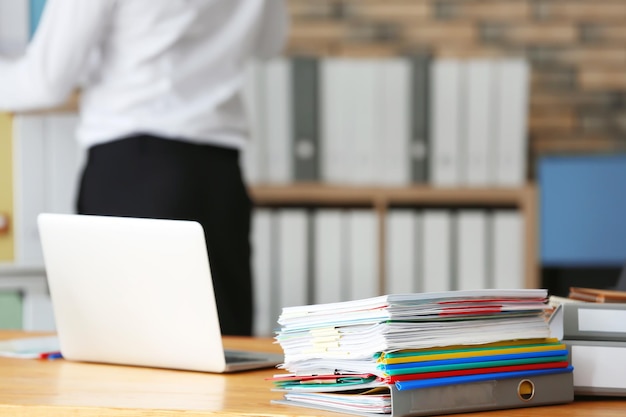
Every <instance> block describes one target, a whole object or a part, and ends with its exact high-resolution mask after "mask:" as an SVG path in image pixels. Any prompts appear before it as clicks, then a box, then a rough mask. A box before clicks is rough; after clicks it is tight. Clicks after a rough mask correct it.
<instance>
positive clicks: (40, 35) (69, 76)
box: [0, 0, 116, 111]
mask: <svg viewBox="0 0 626 417" xmlns="http://www.w3.org/2000/svg"><path fill="white" fill-rule="evenodd" d="M115 1H116V0H48V1H47V3H46V6H45V8H44V11H43V15H42V17H41V21H40V24H39V26H38V28H37V31H36V33H35V36H34V38H33V40H32V41H31V43H30V44H29V46H28V48H27V50H26V53H25V54H24V56H22V57H21V58H18V59H16V60H8V59H4V58H2V57H0V111H24V110H35V109H40V108H45V107H51V106H55V105H58V104H61V103H63V101H64V100H65V99H66V98H67V97H68V96H69V94H70V93H71V92H72V90H73V89H74V88H75V87H76V86H77V83H78V81H79V78H80V76H81V75H82V73H83V71H84V69H85V68H84V67H85V65H87V62H88V59H89V57H90V54H91V52H92V51H93V50H94V47H96V46H97V45H98V44H99V42H100V40H101V37H102V34H103V33H104V30H105V29H106V26H107V25H108V24H109V21H110V17H111V15H112V11H113V8H114V4H115Z"/></svg>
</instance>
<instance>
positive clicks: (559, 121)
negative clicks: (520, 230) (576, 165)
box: [288, 0, 626, 172]
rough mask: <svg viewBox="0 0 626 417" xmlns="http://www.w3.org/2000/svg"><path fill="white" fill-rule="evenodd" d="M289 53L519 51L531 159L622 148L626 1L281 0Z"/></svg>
mask: <svg viewBox="0 0 626 417" xmlns="http://www.w3.org/2000/svg"><path fill="white" fill-rule="evenodd" d="M288 1H289V8H290V13H291V15H292V31H291V35H290V41H289V48H288V50H289V53H292V54H313V55H319V56H379V57H384V56H394V55H403V54H409V53H413V52H416V51H420V52H421V51H427V52H429V53H431V54H432V55H433V56H455V57H485V56H503V55H507V54H515V55H524V56H526V57H527V58H528V59H529V60H530V62H531V64H532V91H531V108H530V113H529V120H528V123H529V132H530V149H529V152H530V161H531V167H530V168H531V172H532V171H533V170H532V161H533V160H535V158H536V157H537V156H538V155H541V154H554V153H559V154H563V153H598V152H602V153H605V152H619V151H624V150H626V0H288Z"/></svg>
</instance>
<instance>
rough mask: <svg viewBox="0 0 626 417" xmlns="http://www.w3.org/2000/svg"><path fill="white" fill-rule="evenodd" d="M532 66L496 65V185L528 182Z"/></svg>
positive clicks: (523, 63)
mask: <svg viewBox="0 0 626 417" xmlns="http://www.w3.org/2000/svg"><path fill="white" fill-rule="evenodd" d="M529 72H530V70H529V66H528V63H527V62H526V61H525V60H524V59H521V58H520V59H514V58H508V59H502V60H498V61H497V63H496V104H495V108H494V110H495V111H494V114H495V120H496V128H495V131H496V133H495V137H496V142H497V143H496V146H495V148H496V183H497V184H498V185H504V186H519V185H522V184H524V182H525V181H526V161H527V156H526V153H527V149H528V123H527V121H528V95H529V77H530V75H529Z"/></svg>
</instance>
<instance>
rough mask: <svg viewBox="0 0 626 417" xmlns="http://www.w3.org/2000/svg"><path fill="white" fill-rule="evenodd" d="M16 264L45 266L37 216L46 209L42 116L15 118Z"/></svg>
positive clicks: (20, 116) (18, 116)
mask: <svg viewBox="0 0 626 417" xmlns="http://www.w3.org/2000/svg"><path fill="white" fill-rule="evenodd" d="M13 129H14V130H13V138H14V141H13V146H14V148H13V155H14V157H13V163H14V165H13V175H14V177H13V181H14V184H13V190H14V196H13V198H14V207H15V209H14V219H13V220H14V228H15V263H16V264H17V265H20V266H31V267H42V266H43V264H44V263H43V253H42V250H41V243H40V241H39V230H38V228H37V215H38V214H39V213H42V212H45V211H46V170H45V167H46V151H45V150H46V144H45V123H44V119H43V117H42V116H37V115H17V116H15V117H14V119H13Z"/></svg>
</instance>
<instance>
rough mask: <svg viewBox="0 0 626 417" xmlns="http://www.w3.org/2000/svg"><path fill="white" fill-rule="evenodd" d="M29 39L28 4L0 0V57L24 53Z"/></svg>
mask: <svg viewBox="0 0 626 417" xmlns="http://www.w3.org/2000/svg"><path fill="white" fill-rule="evenodd" d="M29 37H30V20H29V2H28V1H27V0H0V55H5V56H18V55H21V54H23V53H24V51H25V50H26V47H27V46H28V41H29Z"/></svg>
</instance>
